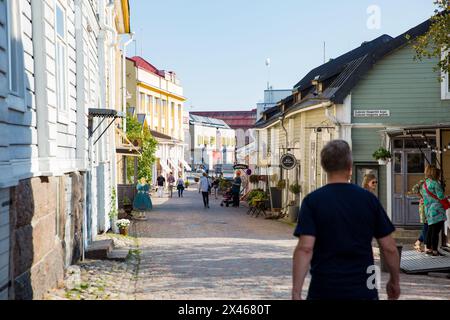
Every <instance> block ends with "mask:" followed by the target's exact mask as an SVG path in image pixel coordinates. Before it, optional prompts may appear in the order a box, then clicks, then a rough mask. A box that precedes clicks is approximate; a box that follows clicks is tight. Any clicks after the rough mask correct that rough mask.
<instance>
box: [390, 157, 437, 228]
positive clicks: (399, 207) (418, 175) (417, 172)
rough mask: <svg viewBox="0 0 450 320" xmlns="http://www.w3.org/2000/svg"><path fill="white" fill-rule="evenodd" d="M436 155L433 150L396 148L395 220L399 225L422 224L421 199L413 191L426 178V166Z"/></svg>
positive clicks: (394, 160) (394, 178) (394, 159)
mask: <svg viewBox="0 0 450 320" xmlns="http://www.w3.org/2000/svg"><path fill="white" fill-rule="evenodd" d="M435 158H436V157H434V156H432V153H431V151H429V150H426V151H422V152H420V151H419V150H415V149H403V150H401V151H400V150H396V151H395V152H394V158H393V192H394V196H393V200H394V201H393V222H394V224H396V225H399V226H420V225H421V224H420V219H419V200H420V198H419V197H418V196H417V195H416V194H414V193H413V192H412V189H413V187H414V185H415V184H417V183H418V182H419V181H420V180H422V179H423V178H424V171H425V166H426V164H427V163H428V162H427V159H428V161H430V160H431V162H432V163H433V162H434V161H433V159H435Z"/></svg>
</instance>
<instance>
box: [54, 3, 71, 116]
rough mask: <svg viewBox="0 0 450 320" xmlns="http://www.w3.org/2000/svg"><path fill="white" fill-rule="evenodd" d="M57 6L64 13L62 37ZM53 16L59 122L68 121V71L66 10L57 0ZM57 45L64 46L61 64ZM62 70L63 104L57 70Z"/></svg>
mask: <svg viewBox="0 0 450 320" xmlns="http://www.w3.org/2000/svg"><path fill="white" fill-rule="evenodd" d="M58 7H59V8H60V9H61V10H62V12H63V15H64V37H63V38H61V37H60V36H59V34H58V18H57V9H58ZM54 18H55V28H54V29H55V30H54V31H55V70H56V71H55V79H56V92H55V95H56V109H57V111H58V112H57V114H58V122H60V123H65V124H67V123H69V99H68V91H69V90H68V87H69V85H68V84H69V82H68V73H67V66H68V45H67V10H66V7H65V6H64V5H63V4H62V3H61V2H60V1H58V0H56V1H55V7H54ZM58 45H61V46H63V48H64V52H65V54H64V61H63V65H62V66H61V65H60V64H61V62H60V61H58V59H59V58H58V56H59V53H58ZM61 70H62V72H63V76H64V79H63V82H64V96H63V97H62V101H63V103H64V106H61V103H60V102H61V100H60V99H61V97H59V94H61V90H60V81H61V79H60V78H59V76H60V74H59V71H61Z"/></svg>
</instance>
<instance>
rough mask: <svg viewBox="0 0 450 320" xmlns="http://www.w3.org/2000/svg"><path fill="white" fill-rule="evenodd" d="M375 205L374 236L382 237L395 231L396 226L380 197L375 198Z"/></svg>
mask: <svg viewBox="0 0 450 320" xmlns="http://www.w3.org/2000/svg"><path fill="white" fill-rule="evenodd" d="M374 201H375V203H376V205H375V212H374V214H375V229H374V237H375V239H382V238H384V237H387V236H388V235H390V234H391V233H393V232H394V231H395V227H394V225H393V224H392V222H391V219H389V217H388V215H387V213H386V211H385V210H384V208H383V206H382V205H381V203H380V201H379V200H378V199H374Z"/></svg>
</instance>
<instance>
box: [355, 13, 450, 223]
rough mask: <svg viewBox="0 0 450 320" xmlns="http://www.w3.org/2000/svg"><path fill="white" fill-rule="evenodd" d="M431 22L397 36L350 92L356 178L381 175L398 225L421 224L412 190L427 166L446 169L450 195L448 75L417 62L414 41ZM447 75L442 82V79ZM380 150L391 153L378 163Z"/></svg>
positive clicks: (434, 61) (382, 188) (383, 197)
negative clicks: (385, 163)
mask: <svg viewBox="0 0 450 320" xmlns="http://www.w3.org/2000/svg"><path fill="white" fill-rule="evenodd" d="M429 25H430V22H429V21H426V22H424V23H422V24H420V25H419V26H417V27H415V28H413V29H411V30H409V31H407V32H405V33H404V34H402V35H400V36H398V37H397V38H394V39H393V40H392V41H390V42H389V43H387V44H386V46H385V48H380V51H379V54H377V53H376V54H375V55H374V56H373V61H372V65H371V67H370V69H369V70H368V71H366V72H364V73H361V74H360V75H359V80H358V81H357V83H356V85H355V86H354V87H353V88H352V90H351V95H350V96H351V103H350V106H351V110H347V112H350V111H351V143H352V147H353V152H354V162H355V167H354V179H355V182H358V183H361V180H362V178H363V176H364V174H366V173H368V172H373V173H375V174H377V175H378V177H379V182H380V183H379V190H378V192H379V197H380V199H381V200H382V202H383V204H384V206H385V208H386V209H387V211H388V213H389V215H390V216H391V218H392V220H393V222H394V224H396V225H397V226H401V227H413V226H419V225H420V222H419V215H418V204H419V199H418V198H417V196H416V195H415V194H413V193H412V190H411V189H412V187H413V186H414V185H415V184H416V183H417V182H418V181H419V180H420V179H422V178H423V176H424V174H423V172H424V168H425V165H426V164H427V163H432V164H437V165H438V166H440V167H441V168H442V169H443V179H444V181H445V180H447V184H449V186H448V187H447V194H449V193H450V145H449V144H450V92H449V80H448V75H441V73H440V72H439V71H436V70H435V68H436V66H437V63H438V61H437V59H425V60H423V61H418V60H415V59H414V56H415V51H414V49H413V46H412V44H411V42H410V41H408V40H407V37H406V36H407V35H411V36H412V38H413V39H414V37H416V36H419V35H421V34H423V33H424V32H426V30H428V28H429ZM441 76H443V81H442V82H441V81H440V77H441ZM380 146H382V147H384V148H386V149H387V150H389V151H390V152H391V153H392V158H391V161H389V162H388V163H387V165H379V164H378V163H377V161H376V160H375V159H374V158H373V156H372V155H373V153H374V151H375V150H376V149H378V148H379V147H380Z"/></svg>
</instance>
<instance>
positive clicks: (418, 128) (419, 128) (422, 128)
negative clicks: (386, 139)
mask: <svg viewBox="0 0 450 320" xmlns="http://www.w3.org/2000/svg"><path fill="white" fill-rule="evenodd" d="M439 129H450V124H449V123H436V124H430V125H413V126H407V127H391V128H387V129H385V130H381V131H380V132H384V133H386V134H388V135H390V136H397V135H402V134H406V135H410V134H420V133H421V132H428V131H435V130H439Z"/></svg>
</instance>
